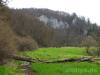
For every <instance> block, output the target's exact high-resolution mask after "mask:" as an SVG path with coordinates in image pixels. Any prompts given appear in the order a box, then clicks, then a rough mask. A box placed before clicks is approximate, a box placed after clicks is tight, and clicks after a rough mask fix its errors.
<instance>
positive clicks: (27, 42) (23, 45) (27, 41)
mask: <svg viewBox="0 0 100 75" xmlns="http://www.w3.org/2000/svg"><path fill="white" fill-rule="evenodd" d="M16 39H17V48H18V50H19V51H26V50H35V49H37V48H38V44H37V43H36V41H35V40H34V39H33V38H31V37H30V36H24V37H20V36H19V37H17V38H16Z"/></svg>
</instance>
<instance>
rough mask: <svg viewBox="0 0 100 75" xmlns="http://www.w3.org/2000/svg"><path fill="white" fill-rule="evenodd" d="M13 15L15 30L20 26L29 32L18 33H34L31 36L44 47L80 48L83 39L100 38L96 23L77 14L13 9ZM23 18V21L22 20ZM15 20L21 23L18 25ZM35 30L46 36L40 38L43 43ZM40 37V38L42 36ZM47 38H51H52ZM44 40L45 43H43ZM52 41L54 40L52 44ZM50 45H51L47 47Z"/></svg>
mask: <svg viewBox="0 0 100 75" xmlns="http://www.w3.org/2000/svg"><path fill="white" fill-rule="evenodd" d="M12 13H13V15H12V18H13V22H14V24H13V25H14V26H16V27H15V30H16V29H18V28H17V27H18V26H22V27H24V28H25V27H26V28H25V29H29V30H25V29H24V28H21V30H18V32H19V33H21V34H22V32H23V33H26V32H29V33H28V34H30V33H32V34H30V35H32V36H33V37H34V38H35V39H36V40H37V41H38V43H39V44H40V43H41V44H42V45H43V43H44V45H43V46H52V45H53V46H79V44H80V43H81V41H82V39H83V38H84V37H86V36H93V37H94V38H95V37H99V36H100V35H99V32H100V31H99V30H100V27H99V26H98V25H97V24H96V23H91V22H90V20H89V19H85V17H83V16H81V17H79V16H78V15H77V14H76V13H73V14H69V13H66V12H62V11H53V10H49V9H36V8H30V9H12ZM19 15H20V16H19ZM18 17H19V18H18ZM22 17H23V19H21V18H22ZM14 18H15V20H16V21H17V22H18V23H19V24H18V25H17V24H16V22H15V20H14ZM34 19H35V21H34ZM30 24H31V25H30ZM39 25H40V26H39ZM34 26H35V27H34ZM40 27H42V28H43V30H46V32H49V33H51V35H47V34H48V33H45V35H43V33H44V32H43V33H41V32H40V31H39V29H40ZM45 27H46V28H45ZM19 28H20V27H19ZM34 28H35V29H37V31H38V32H39V33H41V36H44V37H40V38H39V39H40V40H41V39H42V42H40V41H39V39H37V35H35V34H34V33H36V32H37V31H34V30H35V29H34ZM48 28H49V30H48ZM16 31H17V30H16ZM32 31H33V32H32ZM36 34H37V33H36ZM38 36H40V34H39V35H38ZM45 36H49V37H50V38H49V37H45ZM43 38H44V40H45V41H43ZM96 39H97V38H96ZM51 40H53V41H52V43H51ZM48 43H49V45H47V44H48ZM51 44H52V45H51Z"/></svg>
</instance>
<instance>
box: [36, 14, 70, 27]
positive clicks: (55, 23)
mask: <svg viewBox="0 0 100 75" xmlns="http://www.w3.org/2000/svg"><path fill="white" fill-rule="evenodd" d="M38 19H39V20H40V21H42V22H44V23H45V24H47V25H50V26H52V27H54V28H59V27H60V28H64V27H69V25H68V23H67V22H63V21H62V20H60V21H58V19H56V18H53V17H50V18H48V17H47V16H45V15H41V16H40V17H38Z"/></svg>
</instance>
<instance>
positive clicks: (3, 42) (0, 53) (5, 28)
mask: <svg viewBox="0 0 100 75" xmlns="http://www.w3.org/2000/svg"><path fill="white" fill-rule="evenodd" d="M2 2H3V1H2V0H0V4H2ZM2 5H3V4H2ZM15 53H16V43H15V35H14V33H13V31H12V29H11V28H10V13H9V9H8V8H7V7H6V6H1V5H0V63H4V61H5V60H6V59H8V58H9V57H10V56H11V55H14V54H15Z"/></svg>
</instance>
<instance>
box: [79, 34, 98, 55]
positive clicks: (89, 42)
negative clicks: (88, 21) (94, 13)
mask: <svg viewBox="0 0 100 75" xmlns="http://www.w3.org/2000/svg"><path fill="white" fill-rule="evenodd" d="M81 44H82V46H85V47H86V52H87V53H88V54H89V49H90V48H91V47H97V45H98V43H97V41H96V40H95V39H94V38H93V37H92V36H87V37H86V38H84V39H83V40H82V43H81Z"/></svg>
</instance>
